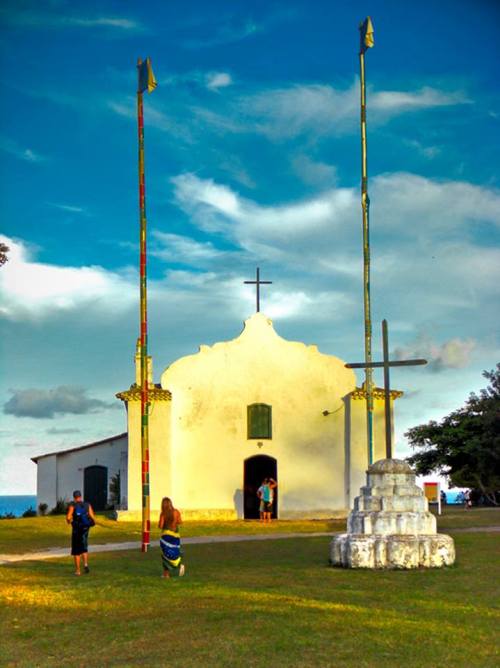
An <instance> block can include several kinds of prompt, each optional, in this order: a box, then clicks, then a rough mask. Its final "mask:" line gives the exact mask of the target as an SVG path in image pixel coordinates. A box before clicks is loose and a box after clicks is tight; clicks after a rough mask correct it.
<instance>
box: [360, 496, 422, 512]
mask: <svg viewBox="0 0 500 668" xmlns="http://www.w3.org/2000/svg"><path fill="white" fill-rule="evenodd" d="M354 510H356V511H357V510H368V511H370V512H376V511H381V510H392V511H399V512H401V511H410V512H411V511H413V512H427V511H428V510H429V504H428V502H427V499H426V498H425V497H423V496H409V495H404V496H358V497H356V498H355V499H354Z"/></svg>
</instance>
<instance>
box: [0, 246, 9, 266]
mask: <svg viewBox="0 0 500 668" xmlns="http://www.w3.org/2000/svg"><path fill="white" fill-rule="evenodd" d="M9 250H10V248H9V247H8V246H7V244H4V243H3V242H2V241H0V267H1V266H2V265H3V264H5V263H6V262H7V260H8V259H9V258H8V257H7V253H8V252H9Z"/></svg>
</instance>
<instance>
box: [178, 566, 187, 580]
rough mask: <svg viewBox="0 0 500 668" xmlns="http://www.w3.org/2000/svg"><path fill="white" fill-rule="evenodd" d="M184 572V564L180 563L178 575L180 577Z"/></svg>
mask: <svg viewBox="0 0 500 668" xmlns="http://www.w3.org/2000/svg"><path fill="white" fill-rule="evenodd" d="M185 572H186V567H185V566H184V564H181V565H180V567H179V577H180V578H181V577H182V576H183V575H184V573H185Z"/></svg>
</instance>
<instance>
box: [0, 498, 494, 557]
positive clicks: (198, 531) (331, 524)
mask: <svg viewBox="0 0 500 668" xmlns="http://www.w3.org/2000/svg"><path fill="white" fill-rule="evenodd" d="M153 519H154V520H156V518H153ZM495 524H497V525H500V509H492V508H473V509H472V510H464V509H463V508H462V507H453V506H448V507H445V509H444V514H443V515H442V516H441V517H439V518H438V527H439V530H443V531H444V530H448V529H456V528H464V527H467V526H491V525H495ZM152 526H153V530H152V541H155V540H156V539H157V536H158V530H157V529H156V522H155V521H154V522H152ZM345 526H346V523H345V520H304V521H299V520H279V521H274V522H272V523H271V524H270V525H265V526H264V525H262V524H260V522H255V521H244V520H237V521H232V522H213V521H204V522H195V521H188V522H185V524H184V525H183V527H182V535H183V536H213V535H225V534H226V535H227V534H255V533H262V532H280V533H281V532H283V533H288V532H301V533H302V532H305V533H314V532H325V531H331V532H332V533H333V532H336V531H345ZM70 533H71V529H70V527H68V525H67V524H66V521H65V518H64V516H62V515H55V516H48V517H26V518H22V519H16V520H0V554H2V553H3V554H16V553H24V552H35V551H37V550H43V549H45V548H48V547H65V546H67V545H68V544H69V542H70ZM90 536H91V544H94V545H97V544H99V543H119V542H124V541H132V540H137V541H139V540H140V539H141V524H140V522H115V521H114V520H109V519H107V518H106V517H104V516H102V515H98V519H97V526H95V527H94V528H93V529H92V530H91V534H90Z"/></svg>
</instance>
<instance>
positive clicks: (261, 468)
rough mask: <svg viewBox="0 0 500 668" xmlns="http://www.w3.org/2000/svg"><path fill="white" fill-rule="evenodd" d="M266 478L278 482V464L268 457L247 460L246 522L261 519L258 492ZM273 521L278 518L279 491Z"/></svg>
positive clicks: (245, 487) (256, 456)
mask: <svg viewBox="0 0 500 668" xmlns="http://www.w3.org/2000/svg"><path fill="white" fill-rule="evenodd" d="M264 478H274V480H276V482H278V462H277V461H276V459H274V457H269V456H268V455H255V456H254V457H249V458H248V459H245V464H244V473H243V513H244V518H245V519H246V520H258V519H259V499H258V497H257V490H258V489H259V487H260V486H261V484H262V481H263V479H264ZM272 517H273V519H276V518H277V517H278V489H277V488H276V489H275V490H274V504H273V514H272Z"/></svg>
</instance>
